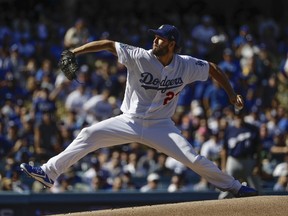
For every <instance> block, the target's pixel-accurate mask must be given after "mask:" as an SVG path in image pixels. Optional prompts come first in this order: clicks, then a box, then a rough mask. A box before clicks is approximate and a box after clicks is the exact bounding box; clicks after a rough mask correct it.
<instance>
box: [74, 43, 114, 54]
mask: <svg viewBox="0 0 288 216" xmlns="http://www.w3.org/2000/svg"><path fill="white" fill-rule="evenodd" d="M99 51H108V52H111V53H112V54H113V55H115V56H117V52H116V48H115V42H114V41H111V40H99V41H93V42H89V43H87V44H84V45H82V46H80V47H77V48H75V49H73V50H72V52H73V53H74V54H75V55H76V56H77V55H81V54H85V53H91V52H99Z"/></svg>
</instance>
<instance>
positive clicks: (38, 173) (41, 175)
mask: <svg viewBox="0 0 288 216" xmlns="http://www.w3.org/2000/svg"><path fill="white" fill-rule="evenodd" d="M20 167H21V170H22V171H24V172H25V173H26V174H27V175H28V176H30V177H32V178H34V179H36V180H37V181H39V182H41V183H42V184H43V185H44V186H45V187H48V188H51V187H52V186H53V184H54V181H53V180H52V179H50V178H49V177H48V176H47V174H46V173H45V172H44V171H43V170H42V169H41V167H33V166H30V165H29V164H26V163H22V164H21V165H20Z"/></svg>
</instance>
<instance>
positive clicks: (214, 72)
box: [209, 62, 244, 109]
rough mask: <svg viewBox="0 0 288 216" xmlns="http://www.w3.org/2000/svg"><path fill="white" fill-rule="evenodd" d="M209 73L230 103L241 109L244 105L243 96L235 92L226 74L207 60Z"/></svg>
mask: <svg viewBox="0 0 288 216" xmlns="http://www.w3.org/2000/svg"><path fill="white" fill-rule="evenodd" d="M209 75H210V76H211V77H212V78H213V79H215V80H216V81H217V82H218V83H219V84H220V86H221V87H222V88H223V89H224V90H225V91H226V93H227V95H228V97H229V100H230V103H232V104H233V105H234V106H235V107H236V108H237V109H242V108H243V106H244V102H243V98H242V96H241V95H239V94H236V92H235V91H234V89H233V87H232V85H231V84H230V82H229V79H228V77H227V76H226V74H225V73H224V72H223V71H221V69H220V68H219V67H218V66H217V65H216V64H214V63H212V62H209Z"/></svg>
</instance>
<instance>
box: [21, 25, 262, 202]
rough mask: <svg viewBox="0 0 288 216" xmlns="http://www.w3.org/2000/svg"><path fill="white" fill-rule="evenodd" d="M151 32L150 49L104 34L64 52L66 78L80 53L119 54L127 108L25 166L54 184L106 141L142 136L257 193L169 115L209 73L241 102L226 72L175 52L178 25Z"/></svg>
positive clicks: (246, 192) (227, 186) (226, 182)
mask: <svg viewBox="0 0 288 216" xmlns="http://www.w3.org/2000/svg"><path fill="white" fill-rule="evenodd" d="M149 32H150V33H152V34H153V35H154V36H155V38H154V41H153V48H152V49H151V50H145V49H142V48H139V47H134V46H129V45H127V44H123V43H120V42H115V41H111V40H100V41H94V42H90V43H87V44H84V45H83V46H80V47H78V48H75V49H74V50H72V51H65V52H63V54H62V58H61V60H60V67H61V69H62V71H63V72H64V73H65V75H66V76H67V78H68V79H74V78H76V76H75V73H76V72H75V71H74V68H78V67H77V65H75V64H76V62H77V61H75V56H77V55H81V54H85V53H91V52H98V51H104V50H105V51H108V52H111V53H113V54H114V55H115V56H117V57H118V61H119V62H120V63H121V64H123V65H125V66H126V67H127V71H128V72H127V83H126V91H125V96H124V100H123V103H122V105H121V111H122V112H123V114H121V115H119V116H116V117H113V118H110V119H107V120H104V121H101V122H99V123H96V124H94V125H92V126H90V127H86V128H84V129H82V130H81V132H80V133H79V135H78V136H77V137H76V139H75V140H74V141H73V142H72V143H71V144H70V145H69V146H68V147H67V148H66V149H65V150H64V151H63V152H61V153H60V154H58V155H56V156H54V157H52V158H51V159H50V160H48V161H47V163H45V164H43V165H42V166H41V167H33V166H30V165H29V164H21V165H20V166H21V169H22V170H23V171H24V172H25V173H26V174H28V175H29V176H31V177H33V178H34V179H36V180H38V181H40V182H41V183H42V184H43V185H45V186H46V187H51V186H53V183H54V181H55V180H56V179H57V177H58V176H59V175H60V174H62V173H64V172H65V171H66V170H67V169H68V168H69V167H70V166H72V165H73V164H75V163H76V162H77V161H78V160H80V159H81V158H83V157H84V156H85V155H87V154H88V153H90V152H93V151H96V150H97V149H100V148H103V147H109V146H115V145H120V144H125V143H130V142H138V143H142V144H144V145H147V146H149V147H151V148H154V149H156V150H158V151H160V152H163V153H165V154H167V155H169V156H171V157H173V158H175V159H176V160H178V161H180V162H182V163H183V164H184V165H186V166H187V167H189V168H190V169H192V170H193V171H194V172H196V173H198V174H199V175H200V176H202V177H204V178H205V179H206V180H207V181H208V182H210V183H211V184H213V185H214V186H215V187H217V188H218V189H220V190H222V191H229V192H231V193H232V194H234V196H235V197H247V196H256V195H258V192H257V191H256V190H254V189H253V188H250V187H247V186H243V185H241V183H240V182H239V181H238V180H236V179H234V178H233V177H232V176H230V175H227V174H226V173H224V172H222V171H221V170H220V169H219V168H218V167H217V166H216V165H214V163H212V162H211V161H209V160H208V159H206V158H205V157H202V156H200V155H198V154H197V153H196V152H195V151H194V149H193V147H192V146H191V144H190V143H189V142H188V141H187V140H186V139H185V138H184V137H183V136H182V134H181V131H179V129H178V128H177V127H176V126H175V125H174V122H173V121H172V120H171V117H172V115H173V114H174V112H175V109H176V106H177V100H178V96H179V93H180V91H181V90H182V89H183V88H184V87H185V85H186V84H189V83H192V82H195V81H205V80H207V79H208V77H209V76H210V77H211V78H213V79H215V80H216V81H217V82H218V83H219V84H220V85H221V87H222V88H223V89H224V90H225V91H226V93H227V95H228V97H229V99H230V102H231V103H232V104H233V105H234V106H235V107H237V108H243V99H242V97H241V96H240V95H237V94H236V93H235V92H234V90H233V88H232V86H231V85H230V83H229V80H228V79H227V77H226V76H225V74H224V73H223V72H222V71H220V69H219V68H218V67H217V66H216V65H215V64H214V63H211V62H208V61H205V60H200V59H197V58H194V57H191V56H187V55H179V54H177V52H178V49H179V48H180V33H179V31H178V29H177V28H176V27H175V26H172V25H162V26H160V27H159V28H158V29H156V30H153V29H150V30H149Z"/></svg>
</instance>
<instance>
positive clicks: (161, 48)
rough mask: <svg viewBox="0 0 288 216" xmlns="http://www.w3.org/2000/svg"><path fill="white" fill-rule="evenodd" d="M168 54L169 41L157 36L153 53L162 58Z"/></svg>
mask: <svg viewBox="0 0 288 216" xmlns="http://www.w3.org/2000/svg"><path fill="white" fill-rule="evenodd" d="M168 52H169V40H168V39H165V38H162V37H160V36H158V35H156V36H155V39H154V41H153V49H152V53H153V54H154V55H156V56H158V57H160V56H164V55H166V54H167V53H168Z"/></svg>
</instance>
